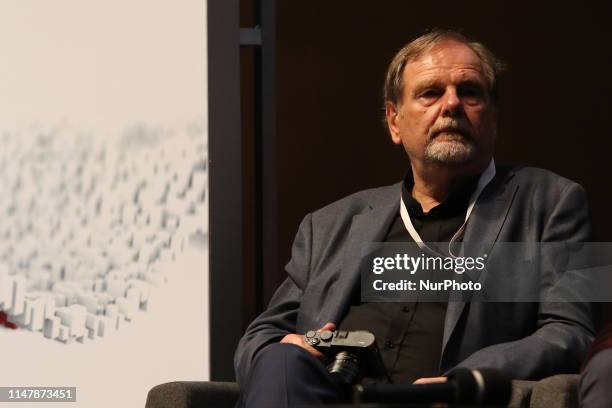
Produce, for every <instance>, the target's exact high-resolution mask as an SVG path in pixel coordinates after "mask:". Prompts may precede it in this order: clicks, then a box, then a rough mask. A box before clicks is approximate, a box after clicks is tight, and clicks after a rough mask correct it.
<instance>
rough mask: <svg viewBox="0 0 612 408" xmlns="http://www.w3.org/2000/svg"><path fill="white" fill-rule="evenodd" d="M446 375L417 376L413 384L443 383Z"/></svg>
mask: <svg viewBox="0 0 612 408" xmlns="http://www.w3.org/2000/svg"><path fill="white" fill-rule="evenodd" d="M445 382H446V377H424V378H419V379H418V380H416V381H415V382H413V384H440V383H445Z"/></svg>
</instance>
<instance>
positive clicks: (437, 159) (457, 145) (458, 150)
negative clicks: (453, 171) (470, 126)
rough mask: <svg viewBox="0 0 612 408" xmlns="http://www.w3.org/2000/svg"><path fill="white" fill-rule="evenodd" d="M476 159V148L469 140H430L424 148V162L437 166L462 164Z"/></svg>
mask: <svg viewBox="0 0 612 408" xmlns="http://www.w3.org/2000/svg"><path fill="white" fill-rule="evenodd" d="M474 157H476V146H474V143H473V142H472V141H470V140H466V139H464V138H462V139H461V140H457V139H454V140H436V139H434V140H432V141H431V142H430V143H428V144H427V146H426V147H425V160H427V161H430V162H433V163H439V164H463V163H467V162H469V161H470V160H472V159H474Z"/></svg>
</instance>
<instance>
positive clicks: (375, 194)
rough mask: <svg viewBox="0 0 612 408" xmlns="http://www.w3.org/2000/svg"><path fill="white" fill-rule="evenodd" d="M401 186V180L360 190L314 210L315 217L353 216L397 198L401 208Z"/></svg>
mask: <svg viewBox="0 0 612 408" xmlns="http://www.w3.org/2000/svg"><path fill="white" fill-rule="evenodd" d="M401 186H402V183H401V182H399V183H395V184H391V185H388V186H383V187H376V188H370V189H367V190H361V191H358V192H356V193H353V194H351V195H348V196H346V197H344V198H341V199H340V200H337V201H334V202H333V203H331V204H328V205H326V206H325V207H322V208H320V209H318V210H316V211H314V212H313V213H312V216H313V219H319V218H328V217H334V218H338V217H340V218H342V217H343V216H344V217H349V216H350V218H352V217H353V216H354V215H357V214H360V213H362V212H364V211H366V210H369V209H372V208H375V207H377V206H379V205H385V204H388V203H389V201H390V200H395V199H397V202H398V208H399V199H400V192H401Z"/></svg>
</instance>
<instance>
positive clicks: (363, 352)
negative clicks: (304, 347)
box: [304, 330, 387, 385]
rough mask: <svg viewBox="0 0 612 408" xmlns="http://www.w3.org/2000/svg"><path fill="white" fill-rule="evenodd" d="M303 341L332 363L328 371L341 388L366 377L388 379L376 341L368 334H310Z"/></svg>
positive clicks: (327, 332)
mask: <svg viewBox="0 0 612 408" xmlns="http://www.w3.org/2000/svg"><path fill="white" fill-rule="evenodd" d="M304 340H305V341H306V343H308V344H309V345H311V346H312V347H314V348H315V349H317V350H319V351H320V352H321V353H323V355H325V356H326V357H327V358H328V359H329V360H330V361H331V363H330V364H329V365H328V367H327V370H328V371H329V374H330V375H331V376H332V378H333V379H334V380H335V381H336V382H338V383H339V384H342V385H352V384H356V383H357V382H358V381H359V380H360V379H361V378H363V377H371V378H385V377H386V376H387V373H386V371H385V368H384V365H383V362H382V359H381V357H380V353H379V352H378V347H376V337H374V334H372V333H370V332H369V331H343V330H339V331H329V330H326V331H322V332H317V331H314V330H311V331H309V332H308V333H306V335H305V336H304Z"/></svg>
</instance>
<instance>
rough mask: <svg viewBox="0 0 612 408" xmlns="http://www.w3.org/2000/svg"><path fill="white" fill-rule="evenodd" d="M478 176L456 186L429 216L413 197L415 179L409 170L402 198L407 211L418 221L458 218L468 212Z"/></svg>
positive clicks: (430, 211) (403, 186)
mask: <svg viewBox="0 0 612 408" xmlns="http://www.w3.org/2000/svg"><path fill="white" fill-rule="evenodd" d="M479 178H480V177H479V176H476V177H473V178H471V179H469V180H468V181H466V182H464V183H462V185H458V186H456V188H454V189H453V191H452V192H451V194H450V195H449V196H448V197H446V199H445V200H444V201H443V202H442V203H440V204H438V205H437V206H435V207H434V208H432V209H431V210H429V212H428V213H427V214H425V213H423V207H421V204H420V203H419V202H418V201H417V200H415V199H414V197H412V194H411V192H412V187H413V186H414V178H413V176H412V169H409V170H408V173H407V174H406V178H405V179H404V183H403V185H402V198H403V199H404V203H405V204H406V209H407V210H408V213H409V214H410V216H411V217H415V218H418V219H425V218H445V217H450V216H456V215H459V214H465V212H466V211H467V208H468V205H469V202H470V197H471V196H472V193H473V192H474V190H475V189H476V185H477V184H478V179H479Z"/></svg>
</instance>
